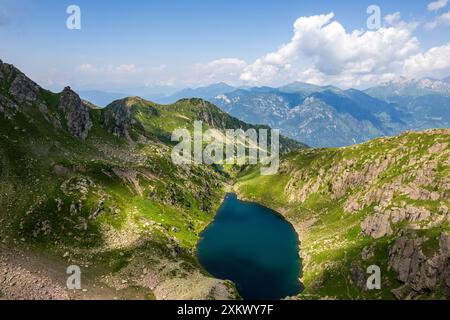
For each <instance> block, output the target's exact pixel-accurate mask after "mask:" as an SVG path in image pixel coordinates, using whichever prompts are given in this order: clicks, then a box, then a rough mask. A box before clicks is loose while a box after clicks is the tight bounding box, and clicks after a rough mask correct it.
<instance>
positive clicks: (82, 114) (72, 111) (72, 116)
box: [58, 87, 92, 140]
mask: <svg viewBox="0 0 450 320" xmlns="http://www.w3.org/2000/svg"><path fill="white" fill-rule="evenodd" d="M58 109H59V110H61V111H63V112H64V114H65V118H66V123H67V129H68V130H69V132H70V133H71V134H72V135H73V136H74V137H76V138H78V139H82V140H85V139H86V138H87V136H88V134H89V131H90V129H91V128H92V121H91V117H90V108H89V107H88V106H87V105H86V104H85V103H84V102H83V101H82V100H81V99H80V97H79V96H78V95H77V94H76V93H75V92H73V91H72V90H71V89H70V87H66V88H64V90H63V92H62V93H61V98H60V100H59V105H58Z"/></svg>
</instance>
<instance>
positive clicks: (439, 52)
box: [404, 43, 450, 78]
mask: <svg viewBox="0 0 450 320" xmlns="http://www.w3.org/2000/svg"><path fill="white" fill-rule="evenodd" d="M448 57H450V43H448V44H446V45H443V46H440V47H434V48H431V49H429V50H428V51H426V52H425V53H419V54H417V55H414V56H412V57H410V58H409V59H407V60H406V61H405V66H404V68H405V74H406V75H408V76H409V77H415V78H419V77H435V78H441V77H447V76H448V75H449V74H450V59H449V58H448Z"/></svg>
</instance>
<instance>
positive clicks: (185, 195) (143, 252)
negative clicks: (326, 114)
mask: <svg viewBox="0 0 450 320" xmlns="http://www.w3.org/2000/svg"><path fill="white" fill-rule="evenodd" d="M194 120H202V121H204V122H205V130H206V129H208V128H218V129H221V128H222V127H223V126H226V127H227V128H230V129H233V128H236V129H237V128H257V127H255V126H250V125H248V124H245V123H243V122H241V121H239V120H237V119H234V118H232V117H229V116H228V115H226V114H225V113H223V112H222V111H220V110H219V109H218V108H217V107H215V106H213V105H211V104H210V103H207V102H205V101H203V100H199V99H190V100H188V99H187V100H182V101H180V102H178V103H175V104H173V105H168V106H161V105H157V104H155V103H152V102H149V101H145V100H143V99H141V98H137V97H133V98H126V99H122V100H117V101H115V102H113V103H111V104H110V105H108V107H106V108H104V109H99V108H97V107H95V106H94V105H92V104H91V103H89V102H87V101H84V100H82V99H80V97H79V96H78V95H77V94H76V93H75V92H74V91H72V90H71V89H70V88H69V87H67V88H65V89H64V90H63V91H62V92H61V93H52V92H50V91H47V90H45V89H43V88H41V87H40V86H39V85H37V84H36V83H34V82H33V81H32V80H30V79H29V78H27V77H26V76H25V75H24V74H23V73H22V72H20V71H19V70H18V69H16V68H15V67H14V66H12V65H10V64H6V63H3V62H1V61H0V169H1V170H0V178H1V183H0V298H4V299H98V298H100V299H130V298H132V299H155V298H156V299H234V298H238V293H237V292H236V289H235V287H234V285H233V284H232V283H230V282H228V281H223V280H218V279H214V278H212V277H211V276H209V275H208V274H207V273H206V272H205V271H204V270H203V269H202V268H201V267H200V266H199V264H198V262H197V261H196V259H195V246H196V243H197V241H198V239H199V233H200V232H201V231H202V230H203V229H204V228H205V227H206V226H207V225H208V224H209V223H210V222H211V220H212V219H213V216H214V212H215V211H216V209H217V207H218V206H219V205H220V203H221V201H222V199H223V195H224V185H225V183H226V181H227V179H228V174H227V173H226V172H224V171H223V170H220V168H217V167H214V166H207V165H196V166H176V165H174V164H173V162H172V160H171V150H172V147H173V145H174V144H173V142H171V141H170V135H171V132H172V130H173V129H174V128H176V127H178V126H183V127H184V126H186V127H192V126H193V122H194ZM281 144H282V149H283V150H284V151H285V152H287V151H290V150H293V149H296V148H298V147H303V145H301V144H299V143H297V142H295V141H291V140H289V139H286V138H284V137H283V138H281ZM70 265H77V266H79V267H80V268H81V271H82V290H80V291H69V290H67V289H66V280H67V274H66V269H67V267H68V266H70Z"/></svg>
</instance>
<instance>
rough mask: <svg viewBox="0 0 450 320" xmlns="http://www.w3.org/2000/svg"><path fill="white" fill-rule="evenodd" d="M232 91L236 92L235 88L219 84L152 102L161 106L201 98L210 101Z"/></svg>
mask: <svg viewBox="0 0 450 320" xmlns="http://www.w3.org/2000/svg"><path fill="white" fill-rule="evenodd" d="M234 90H236V88H235V87H232V86H230V85H228V84H226V83H223V82H221V83H216V84H212V85H209V86H206V87H200V88H195V89H192V88H187V89H183V90H181V91H178V92H175V93H174V94H172V95H169V96H166V97H160V98H153V100H154V101H156V102H158V103H163V104H170V103H175V102H176V101H178V100H180V99H184V98H202V99H207V100H210V99H212V98H214V97H216V96H217V95H220V94H224V93H229V92H232V91H234Z"/></svg>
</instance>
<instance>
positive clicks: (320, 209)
mask: <svg viewBox="0 0 450 320" xmlns="http://www.w3.org/2000/svg"><path fill="white" fill-rule="evenodd" d="M248 177H252V176H251V175H248ZM238 189H239V192H240V193H241V194H242V195H243V196H245V197H246V198H249V199H255V200H258V201H262V202H263V203H265V204H267V205H269V206H271V207H274V208H281V209H280V210H281V211H282V212H284V214H285V216H286V217H287V218H288V219H289V220H291V221H292V222H293V223H294V225H295V226H296V228H297V230H298V232H299V234H300V237H301V239H302V245H301V250H302V256H303V258H304V261H303V264H304V282H305V287H306V291H305V293H304V295H308V294H311V295H317V296H334V297H337V298H355V297H365V298H381V297H383V298H394V296H395V297H398V298H421V297H427V296H431V297H441V296H445V295H447V294H450V287H449V286H448V283H449V276H450V275H449V274H448V263H449V255H448V251H447V247H448V237H449V234H450V228H449V224H450V212H449V208H450V130H449V129H442V130H431V131H426V132H418V133H413V132H410V133H405V134H403V135H401V136H399V137H394V138H383V139H377V140H374V141H371V142H368V143H365V144H362V145H357V146H353V147H348V148H343V149H328V150H307V151H300V152H297V153H295V154H292V155H289V156H287V157H285V158H284V159H283V160H282V161H281V171H280V174H279V175H278V176H275V177H268V178H264V179H262V178H251V179H248V178H247V176H245V175H244V177H242V178H241V180H240V183H239V184H238ZM372 264H374V265H378V266H380V267H381V269H382V275H383V278H382V280H383V281H382V289H381V290H379V291H376V290H375V291H369V290H367V289H365V288H364V286H363V287H362V286H361V281H358V279H359V278H361V276H362V277H363V279H364V278H367V277H366V276H365V270H366V268H367V267H368V266H370V265H372ZM358 270H359V271H358ZM361 270H362V271H363V272H361ZM355 275H356V276H355ZM337 279H340V280H337ZM342 279H345V281H343V282H342ZM358 283H359V284H358ZM363 284H364V283H363ZM347 288H348V289H347Z"/></svg>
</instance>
